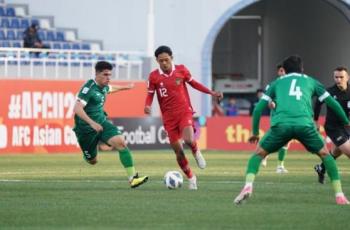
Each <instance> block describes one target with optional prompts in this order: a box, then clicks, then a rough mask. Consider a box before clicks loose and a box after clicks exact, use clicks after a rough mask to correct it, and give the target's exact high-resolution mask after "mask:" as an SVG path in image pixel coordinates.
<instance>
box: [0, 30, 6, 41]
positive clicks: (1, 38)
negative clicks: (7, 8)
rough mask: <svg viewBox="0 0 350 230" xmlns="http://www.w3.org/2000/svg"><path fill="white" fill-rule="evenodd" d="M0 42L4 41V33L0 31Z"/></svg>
mask: <svg viewBox="0 0 350 230" xmlns="http://www.w3.org/2000/svg"><path fill="white" fill-rule="evenodd" d="M0 40H6V36H5V31H3V30H0Z"/></svg>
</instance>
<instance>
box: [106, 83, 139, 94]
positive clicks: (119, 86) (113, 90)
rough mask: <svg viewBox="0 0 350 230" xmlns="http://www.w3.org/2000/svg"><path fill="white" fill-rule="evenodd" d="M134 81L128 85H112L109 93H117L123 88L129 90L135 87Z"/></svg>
mask: <svg viewBox="0 0 350 230" xmlns="http://www.w3.org/2000/svg"><path fill="white" fill-rule="evenodd" d="M134 86H135V85H134V83H129V84H128V85H110V86H109V92H108V93H115V92H118V91H122V90H129V89H132V88H134Z"/></svg>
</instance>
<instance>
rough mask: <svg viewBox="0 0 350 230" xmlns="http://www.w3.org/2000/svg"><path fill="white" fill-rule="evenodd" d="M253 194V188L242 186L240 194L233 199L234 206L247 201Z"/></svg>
mask: <svg viewBox="0 0 350 230" xmlns="http://www.w3.org/2000/svg"><path fill="white" fill-rule="evenodd" d="M252 193H253V187H252V186H244V188H243V189H242V191H241V192H240V194H239V195H238V196H237V197H236V198H235V199H234V201H233V203H234V204H236V205H240V204H242V203H243V201H245V200H247V199H248V198H249V197H251V195H252Z"/></svg>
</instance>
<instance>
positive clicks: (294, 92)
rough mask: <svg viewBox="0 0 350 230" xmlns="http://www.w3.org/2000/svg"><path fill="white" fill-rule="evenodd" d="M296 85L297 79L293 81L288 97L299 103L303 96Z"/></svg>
mask: <svg viewBox="0 0 350 230" xmlns="http://www.w3.org/2000/svg"><path fill="white" fill-rule="evenodd" d="M296 83H297V79H293V80H292V83H291V85H290V89H289V96H295V97H296V99H297V100H298V101H299V100H300V99H301V96H303V93H302V92H301V90H300V87H299V86H296Z"/></svg>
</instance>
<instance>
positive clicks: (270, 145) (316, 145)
mask: <svg viewBox="0 0 350 230" xmlns="http://www.w3.org/2000/svg"><path fill="white" fill-rule="evenodd" d="M291 139H296V140H298V141H300V142H301V143H302V144H303V145H304V146H305V148H306V149H307V150H308V151H309V152H311V153H318V152H319V151H320V150H321V149H322V148H323V146H324V142H323V139H322V137H321V135H320V134H319V132H317V130H316V127H315V126H290V125H283V126H281V125H277V126H273V127H271V128H270V129H269V130H268V131H267V133H266V134H265V135H264V136H263V138H262V139H261V141H260V142H259V145H260V146H261V147H262V148H263V149H264V150H266V151H267V152H268V153H273V152H276V151H278V150H279V149H280V148H282V147H283V146H284V145H286V144H287V143H288V141H290V140H291Z"/></svg>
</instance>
